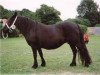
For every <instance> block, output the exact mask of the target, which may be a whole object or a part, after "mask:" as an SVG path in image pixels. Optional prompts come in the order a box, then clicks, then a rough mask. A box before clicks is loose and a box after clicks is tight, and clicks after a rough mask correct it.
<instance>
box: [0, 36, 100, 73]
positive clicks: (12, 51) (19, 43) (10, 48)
mask: <svg viewBox="0 0 100 75" xmlns="http://www.w3.org/2000/svg"><path fill="white" fill-rule="evenodd" d="M0 42H1V47H0V72H1V74H34V73H36V74H40V73H46V74H51V73H54V74H58V73H64V72H71V73H90V74H92V73H94V74H95V73H98V74H100V36H91V37H90V41H89V44H87V47H88V50H89V52H90V55H91V58H92V61H93V63H92V64H91V66H90V67H89V68H86V67H83V66H82V65H81V64H80V63H79V61H78V60H77V66H76V67H70V66H69V64H70V63H71V60H72V51H71V49H70V47H69V45H68V44H64V45H63V46H61V47H59V48H58V49H55V50H45V49H43V53H44V58H45V60H46V63H47V65H46V67H41V66H40V64H41V59H40V57H39V55H38V63H39V67H38V68H37V69H32V68H31V66H32V65H33V61H34V60H33V55H32V51H31V48H30V47H29V46H28V45H27V43H26V41H25V39H24V38H8V39H0Z"/></svg>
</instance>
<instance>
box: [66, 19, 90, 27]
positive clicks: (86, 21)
mask: <svg viewBox="0 0 100 75" xmlns="http://www.w3.org/2000/svg"><path fill="white" fill-rule="evenodd" d="M67 21H68V22H72V23H76V24H81V25H85V26H89V25H90V21H89V20H88V19H84V18H76V19H67Z"/></svg>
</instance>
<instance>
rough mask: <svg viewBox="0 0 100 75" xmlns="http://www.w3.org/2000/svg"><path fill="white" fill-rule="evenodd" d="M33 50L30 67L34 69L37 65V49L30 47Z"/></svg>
mask: <svg viewBox="0 0 100 75" xmlns="http://www.w3.org/2000/svg"><path fill="white" fill-rule="evenodd" d="M32 51H33V57H34V64H33V66H32V68H34V69H36V68H37V67H38V62H37V49H34V48H32Z"/></svg>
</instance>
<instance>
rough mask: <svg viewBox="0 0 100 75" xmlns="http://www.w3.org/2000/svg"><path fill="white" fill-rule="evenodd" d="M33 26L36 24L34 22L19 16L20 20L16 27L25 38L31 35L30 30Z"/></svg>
mask: <svg viewBox="0 0 100 75" xmlns="http://www.w3.org/2000/svg"><path fill="white" fill-rule="evenodd" d="M33 24H34V23H33V21H32V20H30V19H28V18H25V17H20V16H18V19H17V21H16V24H15V25H16V27H17V28H18V29H19V30H20V32H21V33H22V34H23V35H24V36H25V35H27V33H29V31H30V28H31V27H33V26H34V25H33ZM32 25H33V26H32Z"/></svg>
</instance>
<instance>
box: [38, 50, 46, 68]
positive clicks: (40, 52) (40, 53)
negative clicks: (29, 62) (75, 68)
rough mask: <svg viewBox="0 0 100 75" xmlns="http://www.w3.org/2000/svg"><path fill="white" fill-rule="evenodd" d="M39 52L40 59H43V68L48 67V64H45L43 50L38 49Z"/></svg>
mask: <svg viewBox="0 0 100 75" xmlns="http://www.w3.org/2000/svg"><path fill="white" fill-rule="evenodd" d="M38 52H39V55H40V57H41V61H42V63H41V66H43V67H44V66H45V65H46V62H45V60H44V58H43V53H42V50H41V48H40V49H38Z"/></svg>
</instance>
